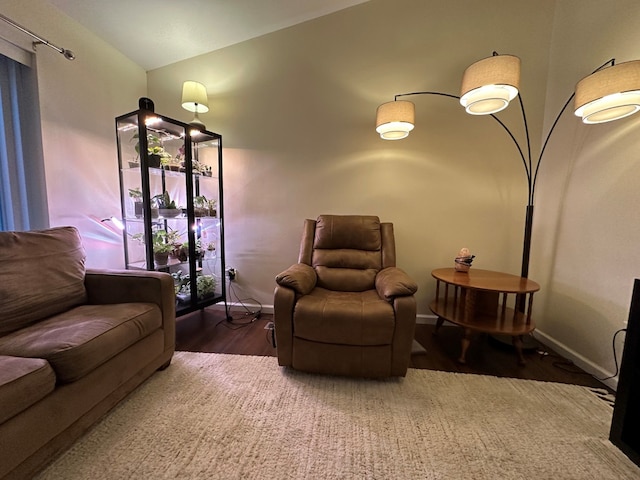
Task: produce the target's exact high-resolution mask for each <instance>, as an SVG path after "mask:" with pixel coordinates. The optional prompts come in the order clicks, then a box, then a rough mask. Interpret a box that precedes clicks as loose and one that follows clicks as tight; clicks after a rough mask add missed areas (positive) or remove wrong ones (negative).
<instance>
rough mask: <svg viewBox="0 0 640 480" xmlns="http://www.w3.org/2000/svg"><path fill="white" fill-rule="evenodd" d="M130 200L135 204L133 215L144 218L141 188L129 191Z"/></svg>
mask: <svg viewBox="0 0 640 480" xmlns="http://www.w3.org/2000/svg"><path fill="white" fill-rule="evenodd" d="M129 198H130V199H131V201H132V202H133V213H134V215H135V217H136V218H141V217H142V190H140V187H135V188H130V189H129Z"/></svg>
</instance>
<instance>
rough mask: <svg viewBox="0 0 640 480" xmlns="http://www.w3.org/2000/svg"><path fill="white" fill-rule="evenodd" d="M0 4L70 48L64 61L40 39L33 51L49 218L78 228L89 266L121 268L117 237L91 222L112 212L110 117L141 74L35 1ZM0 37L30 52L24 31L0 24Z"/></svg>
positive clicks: (142, 84)
mask: <svg viewBox="0 0 640 480" xmlns="http://www.w3.org/2000/svg"><path fill="white" fill-rule="evenodd" d="M0 9H1V10H2V13H3V14H4V15H6V16H7V17H9V18H11V19H12V20H14V21H15V22H17V23H18V24H20V25H22V26H24V27H26V28H28V29H29V30H32V31H34V32H35V33H37V34H38V35H40V36H42V37H43V38H45V39H47V40H48V41H50V42H51V43H53V44H55V45H57V46H61V47H64V48H67V49H70V50H72V51H73V52H74V53H75V54H76V57H77V58H76V60H74V61H72V62H69V61H67V60H65V58H64V57H63V56H62V55H60V54H59V53H57V52H55V51H54V50H52V49H50V48H48V47H46V46H42V45H41V46H39V47H37V53H36V55H35V56H36V68H37V71H38V88H39V98H40V107H41V121H42V136H43V150H44V159H45V169H46V182H47V197H48V203H49V217H50V224H51V225H52V226H56V225H75V226H76V227H78V228H79V229H80V231H81V233H82V236H83V240H84V244H85V246H86V248H87V255H88V262H87V263H88V265H89V266H94V267H108V266H111V267H114V266H115V267H123V266H124V260H123V251H122V239H121V236H119V235H117V234H114V233H112V232H110V231H108V230H106V229H105V228H103V227H102V226H101V225H100V224H99V223H100V222H99V220H100V219H102V218H105V217H110V216H111V215H118V214H119V211H120V206H119V204H120V202H119V186H118V169H117V153H116V146H115V122H114V118H115V117H116V115H120V114H122V113H126V112H128V111H132V110H135V109H136V108H137V105H138V98H139V97H141V96H144V95H145V94H146V88H147V85H146V73H145V71H144V70H143V69H142V68H140V67H138V66H137V65H135V64H134V63H133V62H131V61H130V60H128V59H127V58H126V57H124V56H123V55H122V54H120V53H119V52H117V51H116V50H115V49H114V48H112V47H111V46H109V45H107V44H106V43H104V42H103V41H101V40H99V39H98V38H97V37H96V36H95V35H93V34H92V33H91V32H89V31H88V30H86V29H85V28H84V27H82V26H81V25H79V24H78V23H77V22H74V21H73V20H71V19H70V18H68V17H67V16H65V15H63V14H61V13H60V12H59V11H58V10H57V9H55V8H54V7H52V6H50V5H49V4H48V3H47V2H45V1H43V0H30V1H29V2H16V1H7V0H2V1H0ZM0 36H2V37H3V38H8V39H10V40H12V41H13V42H15V43H17V44H19V45H21V46H22V47H23V48H25V49H26V50H28V51H31V39H30V37H28V36H27V35H25V34H23V33H21V32H19V31H18V30H16V29H14V28H13V27H10V26H9V25H7V24H6V23H4V22H0ZM94 219H97V220H98V221H97V222H96V221H95V220H94Z"/></svg>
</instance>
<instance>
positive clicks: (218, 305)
mask: <svg viewBox="0 0 640 480" xmlns="http://www.w3.org/2000/svg"><path fill="white" fill-rule="evenodd" d="M227 306H228V307H229V308H234V309H236V308H248V309H249V310H252V311H255V310H260V311H261V312H262V313H271V314H273V305H258V304H256V303H237V302H227ZM207 308H210V309H212V310H224V303H215V304H213V305H210V306H208V307H207Z"/></svg>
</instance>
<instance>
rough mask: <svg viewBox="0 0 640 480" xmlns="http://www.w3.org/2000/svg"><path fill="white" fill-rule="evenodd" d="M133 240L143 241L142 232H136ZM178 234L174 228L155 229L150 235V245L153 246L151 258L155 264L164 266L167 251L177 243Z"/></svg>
mask: <svg viewBox="0 0 640 480" xmlns="http://www.w3.org/2000/svg"><path fill="white" fill-rule="evenodd" d="M132 238H133V239H134V240H137V241H138V242H140V243H144V234H143V233H136V234H135V235H133V236H132ZM179 239H180V234H179V233H178V231H176V230H169V231H167V230H163V229H161V230H155V231H154V232H153V234H152V237H151V247H152V248H153V259H154V260H155V263H156V265H157V266H164V265H166V264H167V263H168V262H169V253H171V252H172V251H173V250H174V249H175V248H176V244H178V243H179Z"/></svg>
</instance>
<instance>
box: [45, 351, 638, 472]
mask: <svg viewBox="0 0 640 480" xmlns="http://www.w3.org/2000/svg"><path fill="white" fill-rule="evenodd" d="M611 415H612V408H611V407H610V406H609V405H608V404H607V403H606V402H604V401H603V400H601V399H600V398H598V397H597V396H596V395H595V394H594V393H592V392H591V391H589V390H588V389H586V388H583V387H579V386H575V385H562V384H554V383H545V382H535V381H529V380H514V379H507V378H495V377H488V376H480V375H469V374H455V373H445V372H437V371H430V370H414V369H411V370H409V372H408V374H407V377H406V378H404V379H393V380H384V381H379V380H353V379H345V378H336V377H327V376H319V375H308V374H304V373H299V372H294V371H291V370H288V369H282V368H280V367H278V365H277V361H276V359H275V358H273V357H250V356H239V355H218V354H204V353H184V352H180V353H177V354H176V355H175V357H174V360H173V362H172V364H171V366H170V367H169V368H168V369H167V370H165V371H163V372H159V373H157V374H155V375H154V376H153V377H151V379H149V380H148V381H147V382H146V383H145V384H143V385H142V386H141V387H140V388H138V389H137V390H136V391H135V392H133V394H132V395H131V396H130V397H129V398H128V399H127V400H126V401H125V402H123V403H122V404H121V405H120V406H119V407H117V408H116V409H115V410H113V411H112V412H111V413H110V414H109V415H107V416H106V417H105V418H104V419H103V420H102V421H101V422H100V423H99V424H98V425H96V426H95V427H94V428H93V429H92V430H91V431H90V432H89V433H88V434H87V435H85V436H84V437H83V438H82V439H80V440H79V441H78V442H77V443H76V444H75V445H74V446H73V447H72V448H71V449H70V450H68V451H67V452H66V453H64V454H63V455H62V456H61V457H59V458H58V459H57V460H56V461H55V463H53V464H52V465H50V466H49V468H48V469H47V470H45V471H44V472H43V473H42V474H41V475H40V477H38V478H40V479H66V480H69V479H162V478H180V479H201V478H202V479H352V478H356V479H362V478H370V479H410V478H411V479H418V478H420V479H455V480H459V479H474V480H478V479H492V480H495V479H509V480H515V479H531V478H538V479H580V480H584V479H597V480H603V479H615V480H620V479H631V478H636V479H637V478H640V469H639V468H638V467H636V466H635V465H634V464H633V463H632V462H631V461H630V460H628V459H627V457H626V456H625V455H623V454H622V453H621V452H620V451H619V450H618V449H616V448H615V447H614V446H613V445H612V444H611V443H610V442H609V441H608V440H607V438H608V434H609V425H610V422H611Z"/></svg>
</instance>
